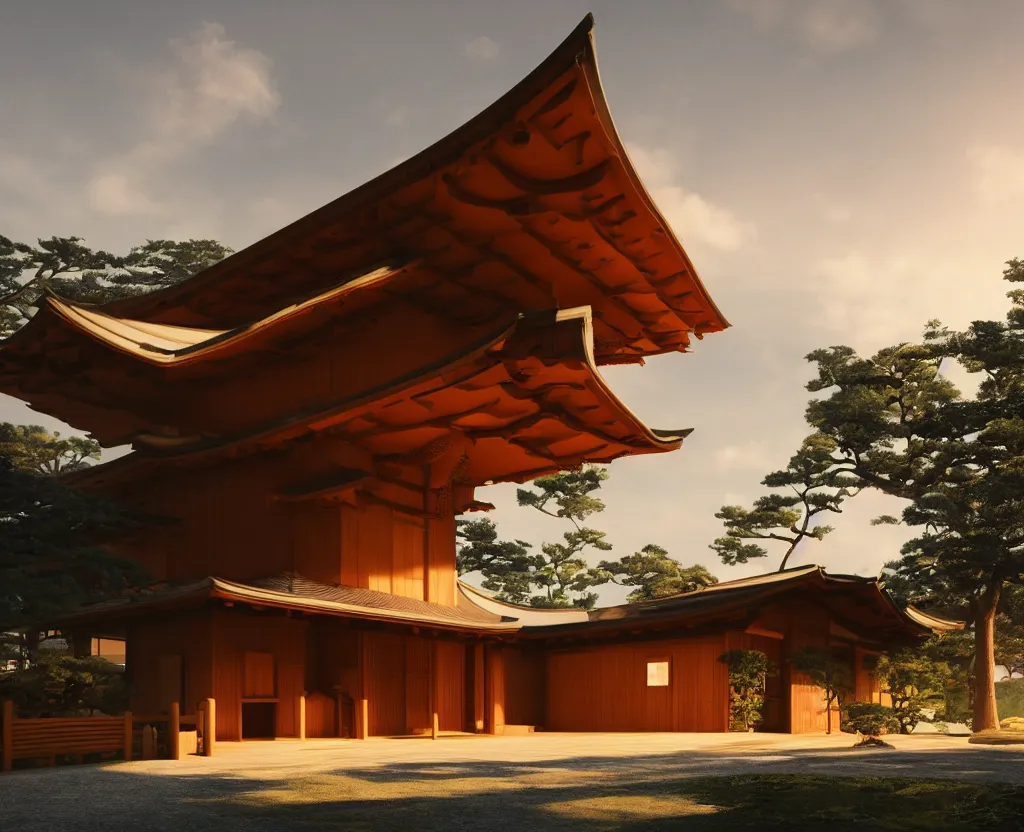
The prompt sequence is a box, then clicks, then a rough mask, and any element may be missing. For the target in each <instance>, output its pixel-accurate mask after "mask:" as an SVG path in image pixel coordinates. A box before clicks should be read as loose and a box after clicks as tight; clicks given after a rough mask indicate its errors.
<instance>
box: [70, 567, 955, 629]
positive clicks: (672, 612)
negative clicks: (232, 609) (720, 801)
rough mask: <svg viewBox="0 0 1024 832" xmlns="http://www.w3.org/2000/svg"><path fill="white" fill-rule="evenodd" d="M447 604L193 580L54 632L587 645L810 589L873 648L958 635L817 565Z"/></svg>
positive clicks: (860, 580) (276, 583)
mask: <svg viewBox="0 0 1024 832" xmlns="http://www.w3.org/2000/svg"><path fill="white" fill-rule="evenodd" d="M458 587H459V591H458V593H457V599H456V605H455V606H445V605H442V604H433V603H430V602H427V601H421V600H418V599H415V598H405V597H402V596H398V595H392V594H390V593H386V592H377V591H376V590H370V589H357V588H354V587H345V586H340V587H339V586H331V585H329V584H323V583H318V582H316V581H311V580H308V579H307V578H304V577H302V576H301V575H296V574H284V575H276V576H273V577H269V578H264V579H260V580H255V581H233V580H227V579H224V578H216V577H207V578H203V579H201V580H198V581H192V582H189V583H184V584H178V585H174V586H163V587H159V588H156V589H154V590H151V591H148V592H146V593H143V594H139V595H134V596H132V597H129V598H122V599H118V600H115V601H108V602H105V603H101V604H95V605H92V606H90V607H87V608H84V609H83V610H82V611H81V612H78V613H75V614H72V615H70V616H66V617H65V618H64V619H63V620H62V621H61V622H60V623H61V624H63V625H65V626H74V625H76V624H83V623H86V622H93V621H95V622H99V621H115V620H123V619H125V618H129V617H135V616H136V615H140V614H141V615H145V614H147V613H153V612H157V611H160V610H166V609H173V608H177V607H182V606H188V605H190V604H199V603H203V602H206V601H210V600H215V599H219V600H221V601H230V602H236V603H243V604H249V605H252V606H266V607H272V608H278V609H289V610H296V611H302V612H307V613H310V614H321V615H331V616H339V617H346V618H356V619H363V620H370V621H379V622H391V623H395V624H408V625H427V626H430V627H433V628H438V629H447V630H457V631H463V632H467V631H469V632H476V633H479V634H486V633H514V632H517V631H519V632H522V634H523V635H524V636H528V637H535V638H557V637H560V636H563V635H565V636H571V637H574V638H576V637H580V636H582V637H584V638H585V637H587V636H589V635H593V636H608V635H614V634H615V633H616V632H618V631H620V630H621V631H629V632H636V631H637V630H638V629H639V630H644V629H647V628H650V629H652V630H657V629H664V628H665V627H666V626H683V627H685V626H688V625H691V624H693V625H695V624H699V623H704V622H709V621H715V620H726V619H729V620H731V619H730V616H733V617H735V615H737V614H743V613H747V614H751V613H752V612H753V611H754V610H755V609H756V608H757V607H759V606H760V605H761V604H763V603H765V602H770V601H776V602H779V601H782V600H784V597H789V596H791V595H792V593H793V592H794V591H799V590H808V589H809V590H812V591H818V592H821V593H823V594H824V595H825V597H829V596H831V597H832V599H833V605H834V606H835V608H836V610H837V611H840V612H842V610H845V609H847V608H849V609H857V610H859V611H860V612H861V613H866V614H867V618H866V619H862V623H863V624H864V626H866V627H867V628H868V629H870V630H871V631H872V633H873V634H874V635H875V636H876V637H878V638H881V639H884V638H887V637H891V638H893V639H894V640H902V641H905V640H907V639H915V638H916V639H920V638H924V637H926V636H928V635H930V634H932V633H943V632H948V631H951V630H959V629H962V628H963V626H964V625H963V623H962V622H954V621H946V620H944V619H940V618H935V617H934V616H930V615H927V614H926V613H923V612H921V611H920V610H917V609H915V608H914V607H907V608H901V607H900V606H899V605H897V604H896V603H895V602H894V601H893V600H892V598H891V597H890V596H889V594H888V593H887V592H885V590H884V589H883V588H882V587H881V586H880V585H879V582H878V580H877V579H876V578H865V577H860V576H857V575H829V574H828V573H826V572H825V570H824V569H823V568H822V567H820V566H805V567H798V568H795V569H787V570H785V571H783V572H776V573H772V574H768V575H759V576H757V577H753V578H742V579H739V580H736V581H727V582H724V583H720V584H715V585H714V586H709V587H702V588H700V589H697V590H695V591H693V592H687V593H683V594H681V595H674V596H671V597H668V598H659V599H656V600H653V601H643V602H640V603H635V604H622V605H618V606H613V607H603V608H600V609H596V610H591V611H589V612H587V611H585V610H581V609H575V608H570V609H559V610H543V609H537V608H535V607H523V606H518V605H515V604H509V603H506V602H504V601H500V600H498V599H496V598H493V597H491V596H489V595H487V594H486V593H484V592H483V591H482V590H479V589H477V588H475V587H471V586H469V585H467V584H465V583H463V582H462V581H459V583H458Z"/></svg>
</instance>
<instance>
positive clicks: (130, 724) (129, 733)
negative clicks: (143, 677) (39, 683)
mask: <svg viewBox="0 0 1024 832" xmlns="http://www.w3.org/2000/svg"><path fill="white" fill-rule="evenodd" d="M134 727H135V722H134V721H133V720H132V712H131V711H125V712H124V761H125V762H126V763H130V762H131V761H132V746H133V744H134V743H133V740H134V731H133V729H134ZM4 736H6V734H5V735H4ZM174 739H175V742H174V747H175V749H177V748H178V738H177V737H175V738H174ZM172 759H174V760H177V759H178V757H177V756H175V757H173V758H172Z"/></svg>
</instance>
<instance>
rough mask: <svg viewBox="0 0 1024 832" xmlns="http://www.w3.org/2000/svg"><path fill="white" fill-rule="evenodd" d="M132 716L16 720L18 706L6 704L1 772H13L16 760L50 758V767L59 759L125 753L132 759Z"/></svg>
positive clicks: (1, 724) (1, 727)
mask: <svg viewBox="0 0 1024 832" xmlns="http://www.w3.org/2000/svg"><path fill="white" fill-rule="evenodd" d="M132 726H133V722H132V715H131V713H130V712H129V713H126V714H125V715H124V716H86V717H71V718H67V719H63V718H54V719H46V718H43V719H15V718H14V704H13V703H12V702H4V703H3V711H2V723H0V733H2V739H0V743H2V747H3V754H2V763H0V770H3V771H10V770H11V768H12V767H13V765H14V761H15V760H27V759H46V760H48V761H49V763H50V765H53V763H54V761H55V760H56V758H57V757H59V756H73V757H75V758H76V760H79V761H80V760H81V758H82V757H83V756H84V755H86V754H95V753H100V752H104V751H121V752H122V753H123V754H124V759H125V760H131V758H132Z"/></svg>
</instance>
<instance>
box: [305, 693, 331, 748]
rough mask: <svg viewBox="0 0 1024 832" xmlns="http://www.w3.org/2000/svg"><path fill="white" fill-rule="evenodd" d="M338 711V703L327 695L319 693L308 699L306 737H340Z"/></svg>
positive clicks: (311, 695)
mask: <svg viewBox="0 0 1024 832" xmlns="http://www.w3.org/2000/svg"><path fill="white" fill-rule="evenodd" d="M337 711H338V707H337V702H336V701H335V700H334V699H333V698H331V697H330V696H327V695H326V694H323V693H320V692H319V691H318V692H316V693H312V694H310V695H309V696H308V697H306V736H307V737H313V738H320V737H336V736H338V713H337Z"/></svg>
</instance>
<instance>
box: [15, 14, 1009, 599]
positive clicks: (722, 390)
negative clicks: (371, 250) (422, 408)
mask: <svg viewBox="0 0 1024 832" xmlns="http://www.w3.org/2000/svg"><path fill="white" fill-rule="evenodd" d="M588 11H590V12H593V13H594V15H595V18H596V41H597V54H598V60H599V64H600V68H601V77H602V81H603V84H604V87H605V91H606V94H607V97H608V101H609V105H610V107H611V111H612V114H613V116H614V118H615V123H616V126H617V128H618V130H619V133H620V135H621V136H622V138H623V140H624V142H625V143H626V146H627V149H628V152H629V155H630V158H631V159H632V160H633V162H634V164H635V166H636V168H637V169H638V171H639V173H640V176H641V178H642V179H643V181H644V183H645V184H646V185H647V187H648V190H649V191H650V192H651V194H652V196H653V198H654V200H655V202H656V203H657V204H658V206H659V207H660V208H661V210H662V212H663V213H664V215H665V216H666V218H667V219H668V221H669V223H670V224H671V225H672V227H673V229H674V231H675V232H676V234H677V236H678V237H679V238H680V240H681V241H682V243H683V245H684V247H685V248H686V249H687V251H688V253H689V254H690V256H691V258H692V260H693V261H694V263H695V265H696V268H697V270H698V272H699V273H700V275H701V277H702V279H703V281H704V283H705V285H706V286H707V288H708V290H709V292H710V293H711V295H712V297H713V298H714V299H715V301H716V302H717V304H718V305H719V307H720V308H721V309H722V311H723V312H724V314H725V315H726V317H727V318H728V319H729V320H730V321H731V323H732V324H733V327H732V328H731V329H729V330H727V331H725V332H723V333H716V334H713V335H709V336H708V337H707V338H705V339H704V340H703V341H697V342H695V343H694V345H693V350H692V353H691V354H687V355H679V354H673V355H669V356H662V357H658V358H655V359H653V360H651V361H649V362H648V364H647V366H645V367H637V366H626V367H614V368H608V369H607V371H606V372H605V376H606V378H607V380H608V381H609V383H610V384H611V386H612V388H613V389H614V390H615V391H616V393H618V394H619V395H620V397H621V398H622V399H623V400H624V401H625V402H626V403H627V404H628V405H629V406H630V407H631V408H632V409H633V410H634V411H635V412H636V413H637V414H638V415H639V416H640V417H641V418H642V419H644V420H645V421H646V422H647V423H648V424H650V425H652V426H653V427H661V428H680V427H691V428H694V433H693V434H692V435H691V436H690V437H689V438H688V439H687V440H686V443H685V445H684V447H683V449H682V450H681V451H679V452H676V453H674V454H668V455H656V456H647V457H638V458H633V459H621V460H618V461H616V462H615V463H613V464H612V465H611V467H610V474H611V478H610V479H609V481H608V482H607V484H606V485H605V487H604V489H603V491H602V495H603V498H604V500H605V502H606V504H607V509H606V511H605V512H604V513H603V514H602V515H600V516H599V517H597V518H594V521H593V525H595V526H597V527H599V528H600V529H602V530H604V531H605V532H607V534H608V539H609V541H610V542H611V543H612V544H613V545H614V547H615V548H614V552H613V553H612V554H613V555H614V556H615V557H618V556H621V555H624V554H628V553H630V552H633V551H636V550H638V549H640V548H641V547H642V546H644V545H645V544H647V543H657V544H659V545H661V546H663V547H665V548H666V549H668V550H669V552H670V553H671V554H672V555H673V556H674V557H676V558H677V559H679V560H681V561H683V562H684V563H687V564H690V563H702V564H704V565H706V566H707V567H709V568H710V569H711V570H712V571H713V572H714V573H715V574H716V575H718V577H719V578H721V579H723V580H726V579H732V578H738V577H744V576H746V575H750V574H757V573H760V572H764V571H770V570H772V569H774V568H776V567H777V565H778V560H779V558H780V557H781V552H778V553H776V552H773V553H772V556H770V557H769V558H767V559H764V560H760V561H753V562H751V563H749V564H747V565H745V566H733V567H727V566H724V565H722V564H721V563H719V562H717V560H716V556H715V555H714V553H713V552H712V551H710V550H709V548H708V544H710V543H711V541H712V540H713V539H714V538H715V537H717V536H718V535H719V534H720V533H721V524H720V522H719V521H717V520H716V519H715V518H714V513H715V511H717V510H718V508H719V507H720V506H722V505H723V504H746V503H748V502H749V501H751V500H753V499H754V498H755V497H757V496H758V495H759V494H760V493H762V490H761V488H760V486H759V482H760V480H761V478H762V477H763V476H764V474H766V473H767V472H769V471H771V470H774V469H776V468H778V467H782V466H784V465H785V463H786V461H787V460H788V458H789V456H790V455H791V454H792V453H793V451H794V450H795V449H796V448H797V447H798V445H799V441H800V439H801V438H802V437H803V436H804V435H805V434H806V433H807V427H806V424H805V423H804V421H803V411H804V408H805V406H806V402H807V398H808V394H807V393H806V391H805V390H804V384H805V383H806V381H807V380H808V379H809V378H810V376H811V368H810V366H809V365H808V364H807V362H806V361H805V360H804V356H805V355H806V354H807V353H808V352H810V351H811V350H813V349H816V348H818V347H823V346H830V345H834V344H849V345H851V346H853V347H855V348H857V349H860V350H864V351H873V350H875V349H878V348H880V347H882V346H885V345H887V344H891V343H897V342H900V341H904V340H910V339H914V338H916V337H917V336H918V335H919V334H920V331H921V329H922V326H923V324H924V323H925V322H926V321H927V320H929V319H931V318H939V319H941V320H942V321H943V322H944V323H946V324H948V325H950V326H953V327H964V326H966V325H967V324H968V323H970V321H972V320H975V319H979V318H1001V317H1002V316H1003V314H1004V312H1005V309H1006V301H1005V292H1006V288H1007V287H1006V286H1005V284H1004V283H1003V282H1002V281H1001V280H1000V275H1001V272H1002V269H1003V263H1004V262H1005V261H1006V260H1008V259H1010V258H1012V257H1017V256H1024V222H1021V218H1022V217H1024V107H1022V106H1021V95H1022V92H1021V91H1022V86H1021V79H1024V51H1022V50H1021V49H1020V47H1019V33H1020V32H1021V31H1022V27H1024V3H1020V2H1017V0H973V2H969V1H968V0H964V2H957V0H884V1H883V0H814V1H813V2H810V1H808V0H721V2H716V3H707V2H701V1H700V0H688V1H686V2H684V1H683V0H671V2H668V1H667V0H666V1H665V2H662V1H661V0H648V1H647V2H643V3H629V4H627V3H621V2H616V3H611V2H603V1H600V2H599V0H589V2H575V0H562V1H559V0H543V1H542V2H539V1H538V0H519V2H516V3H498V2H494V1H493V0H492V2H461V3H460V2H431V3H429V4H427V3H423V4H413V3H407V2H406V3H396V2H387V1H386V0H376V2H372V3H370V2H366V3H358V2H340V0H336V1H335V2H327V1H326V0H323V1H320V2H317V1H315V0H292V2H290V3H288V4H283V3H280V2H276V0H275V1H274V2H271V1H270V0H248V1H247V2H245V3H239V2H237V0H204V2H197V1H196V0H176V2H175V3H160V4H157V3H145V4H143V3H137V2H131V0H124V2H114V1H113V0H92V2H90V3H87V4H85V3H71V2H64V3H57V2H49V0H35V2H33V3H31V4H27V3H23V4H19V10H18V14H17V15H7V16H6V17H5V20H4V26H3V27H2V28H0V124H2V125H3V128H2V130H0V234H2V235H5V236H8V237H11V238H14V239H18V240H24V241H27V242H31V241H34V240H35V239H36V238H39V237H49V236H52V235H59V236H68V235H77V236H81V237H84V238H85V239H86V241H87V242H88V243H90V244H92V245H94V246H96V247H101V248H104V249H107V250H111V251H115V252H124V251H126V250H127V249H128V248H129V247H130V246H132V245H135V244H139V243H141V242H143V241H145V240H146V239H154V238H170V239H187V238H190V237H198V238H215V239H218V240H220V241H222V242H223V243H225V244H227V245H230V246H232V247H233V248H236V249H239V248H242V247H244V246H246V245H248V244H250V243H252V242H255V241H256V240H258V239H260V238H261V237H263V236H265V235H267V234H269V233H271V232H273V231H275V230H276V229H278V228H280V227H282V226H283V225H286V224H287V223H289V222H291V221H293V220H295V219H297V218H299V217H300V216H303V215H305V214H306V213H308V212H310V211H312V210H314V209H316V208H318V207H320V206H321V205H323V204H325V203H327V202H329V201H331V200H332V199H334V198H335V197H337V196H340V195H341V194H343V193H345V192H347V191H348V190H350V189H352V188H354V187H356V186H357V185H359V184H361V183H362V182H364V181H366V180H368V179H370V178H372V177H373V176H375V175H377V174H378V173H380V172H382V171H384V170H386V169H388V168H390V167H391V166H393V165H394V164H396V163H397V162H399V161H401V160H402V159H405V158H407V157H409V156H411V155H413V154H414V153H416V152H417V151H419V150H421V149H422V148H424V147H426V146H427V145H429V144H431V143H432V142H434V141H436V140H437V139H439V138H441V137H442V136H443V135H445V134H447V133H448V132H450V131H451V130H452V129H454V128H455V127H457V126H458V125H459V124H461V123H462V122H464V121H465V120H467V119H468V118H470V117H471V116H473V115H474V114H475V113H477V112H478V111H480V110H481V109H483V108H484V107H485V106H486V105H488V104H489V103H491V102H492V101H493V100H494V99H496V98H497V97H498V96H500V95H501V94H502V93H504V92H505V91H506V90H507V89H508V88H510V87H511V86H513V85H514V84H515V83H516V82H517V81H519V80H520V79H521V78H522V77H523V76H524V75H526V74H527V73H528V72H529V71H530V70H531V69H532V68H533V67H534V66H535V65H536V64H538V63H539V62H540V61H541V60H542V59H543V58H544V57H545V56H546V55H547V54H548V53H549V52H550V51H551V50H552V49H553V48H554V47H555V46H556V45H557V44H558V43H559V42H560V41H561V40H562V39H563V38H564V37H565V35H567V34H568V33H569V32H570V31H571V30H572V28H573V27H574V26H575V25H576V24H577V23H578V22H579V21H580V20H581V19H582V18H583V16H584V15H585V14H586V13H587V12H588ZM0 420H6V421H14V422H20V423H24V422H28V421H31V422H32V423H41V424H45V425H46V426H48V427H50V428H58V429H60V428H61V426H60V425H59V423H57V422H55V421H53V420H49V419H46V418H44V417H42V416H40V415H39V414H34V413H32V412H31V411H29V410H27V408H25V407H24V405H22V404H20V403H19V402H17V401H15V400H13V399H10V398H6V397H2V396H0ZM64 429H65V430H67V429H66V428H64ZM477 496H478V498H479V499H485V500H489V501H491V502H494V503H495V504H496V505H497V510H496V511H495V512H493V513H492V515H491V516H492V518H493V519H494V520H495V521H496V522H497V524H498V527H499V530H500V531H501V533H502V534H503V535H504V536H509V537H513V536H514V537H518V538H522V539H524V540H527V541H529V542H532V543H534V544H540V543H541V542H544V541H548V540H553V539H556V538H558V536H560V535H561V533H562V532H563V531H565V528H564V526H563V525H562V524H560V522H559V521H556V520H551V519H548V518H545V517H543V516H541V515H538V514H537V513H535V512H532V511H530V510H528V509H521V508H518V507H517V506H516V504H515V486H494V487H491V488H486V489H479V490H478V492H477ZM894 509H895V510H896V511H898V509H899V506H898V505H895V506H893V505H892V504H890V503H889V502H888V501H887V500H886V499H884V498H881V497H877V496H874V495H871V494H866V495H862V496H859V497H858V498H857V499H856V500H855V501H854V503H853V504H852V505H851V506H850V507H849V508H848V509H847V510H846V511H844V513H843V514H842V515H841V516H839V517H837V518H836V519H835V520H834V521H833V522H832V525H834V526H835V527H836V531H835V532H834V533H833V534H832V535H830V536H829V537H827V538H826V539H825V540H824V541H822V542H820V543H819V542H814V543H810V544H808V545H805V546H804V547H802V549H801V550H800V551H799V552H798V553H797V555H795V557H794V560H793V561H792V565H801V564H807V563H817V564H820V565H823V566H825V567H826V568H828V569H830V570H833V571H839V572H846V573H859V574H864V575H874V574H877V572H878V570H879V568H880V567H881V566H882V564H883V563H884V562H885V561H887V560H890V559H892V558H894V557H896V556H897V555H898V551H899V546H900V544H901V542H902V540H903V538H904V536H905V535H906V531H905V530H903V529H900V528H893V527H884V526H883V527H872V526H870V524H869V520H870V519H871V517H873V516H875V515H877V514H879V513H882V512H892V511H893V510H894ZM622 594H623V593H622V591H621V590H620V589H618V588H611V589H607V590H605V591H604V592H603V594H602V603H609V602H614V601H617V600H619V599H620V598H621V597H622Z"/></svg>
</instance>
